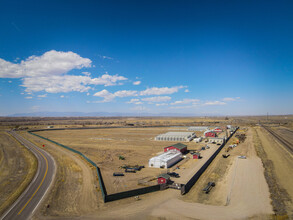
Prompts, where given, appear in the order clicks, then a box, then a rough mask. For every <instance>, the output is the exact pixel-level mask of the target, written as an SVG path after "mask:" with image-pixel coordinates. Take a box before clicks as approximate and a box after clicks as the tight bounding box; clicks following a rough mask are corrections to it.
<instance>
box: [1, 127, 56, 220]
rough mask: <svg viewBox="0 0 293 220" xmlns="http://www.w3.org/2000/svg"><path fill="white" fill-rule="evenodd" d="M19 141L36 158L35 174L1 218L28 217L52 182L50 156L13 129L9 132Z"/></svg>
mask: <svg viewBox="0 0 293 220" xmlns="http://www.w3.org/2000/svg"><path fill="white" fill-rule="evenodd" d="M9 133H10V134H11V135H13V136H14V137H15V138H16V139H17V140H18V141H19V142H20V143H22V144H23V145H24V146H25V147H26V148H28V149H29V150H30V151H31V152H32V153H33V154H34V155H35V156H36V158H37V160H38V169H37V172H36V175H35V177H34V179H33V180H32V182H31V183H30V184H29V186H28V187H27V188H26V190H25V191H24V192H23V193H22V194H21V196H20V197H19V198H18V199H17V200H16V201H15V202H14V203H13V204H12V206H11V207H10V208H9V209H8V210H7V211H6V212H5V213H4V215H3V216H1V220H4V219H5V220H6V219H15V220H17V219H21V220H23V219H29V218H30V217H31V216H32V214H33V213H34V211H35V210H36V208H37V207H38V205H39V204H40V203H41V201H42V199H43V198H44V196H45V194H46V193H47V191H48V189H49V187H50V185H51V183H52V182H53V179H54V176H55V171H56V166H55V162H54V159H53V158H52V156H51V155H50V154H49V153H47V152H46V151H44V150H43V149H40V148H39V147H37V146H36V145H34V144H33V143H32V142H30V141H28V140H26V139H25V138H23V137H22V136H20V135H19V134H17V133H16V132H14V131H11V132H9Z"/></svg>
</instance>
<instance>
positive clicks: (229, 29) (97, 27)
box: [0, 0, 293, 116]
mask: <svg viewBox="0 0 293 220" xmlns="http://www.w3.org/2000/svg"><path fill="white" fill-rule="evenodd" d="M292 8H293V3H292V1H122V0H119V1H118V0H117V1H53V0H50V1H42V3H41V4H40V1H0V25H1V28H0V102H1V108H0V115H2V116H5V115H10V114H15V113H29V112H42V111H46V112H47V111H51V112H124V113H129V114H131V113H163V114H164V113H180V114H194V115H259V114H266V113H267V112H269V113H270V114H292V113H293V98H292V97H293V96H292V95H293V86H292V84H293V13H292Z"/></svg>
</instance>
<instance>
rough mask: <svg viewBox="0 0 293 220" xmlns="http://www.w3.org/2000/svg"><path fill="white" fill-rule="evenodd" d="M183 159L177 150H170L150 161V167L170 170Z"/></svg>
mask: <svg viewBox="0 0 293 220" xmlns="http://www.w3.org/2000/svg"><path fill="white" fill-rule="evenodd" d="M181 159H182V154H181V153H180V152H178V151H176V150H170V151H167V152H165V153H163V154H160V155H158V156H155V157H152V158H151V159H150V160H149V167H154V168H166V169H167V168H169V167H171V166H173V165H174V164H175V163H177V162H178V161H180V160H181Z"/></svg>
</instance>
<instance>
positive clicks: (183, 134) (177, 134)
mask: <svg viewBox="0 0 293 220" xmlns="http://www.w3.org/2000/svg"><path fill="white" fill-rule="evenodd" d="M191 135H194V132H174V131H170V132H167V133H165V134H159V135H158V136H157V137H183V138H184V137H188V136H191Z"/></svg>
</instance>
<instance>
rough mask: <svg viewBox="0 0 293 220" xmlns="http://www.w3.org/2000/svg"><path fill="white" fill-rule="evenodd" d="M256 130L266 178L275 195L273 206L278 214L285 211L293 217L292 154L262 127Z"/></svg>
mask: <svg viewBox="0 0 293 220" xmlns="http://www.w3.org/2000/svg"><path fill="white" fill-rule="evenodd" d="M256 130H257V134H258V137H259V139H260V144H261V146H262V148H263V150H264V152H265V153H264V154H265V155H264V156H263V157H264V160H265V161H266V164H265V165H266V166H267V167H268V169H269V171H268V178H269V181H271V185H272V186H271V187H272V189H271V190H272V191H273V193H274V195H273V196H274V197H275V198H274V203H275V204H276V205H275V206H276V207H275V208H276V209H277V212H280V214H285V213H286V212H287V214H288V215H289V216H291V217H293V208H292V207H293V206H292V198H293V175H292V170H293V155H292V154H290V153H289V152H288V151H287V149H286V148H284V147H283V146H282V145H281V144H280V143H279V142H278V141H276V140H275V139H274V138H273V136H271V135H270V134H269V133H268V132H266V131H265V130H264V129H263V128H258V129H256ZM286 135H288V133H286ZM291 138H292V137H291ZM270 179H271V180H270ZM290 200H291V201H290Z"/></svg>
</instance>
